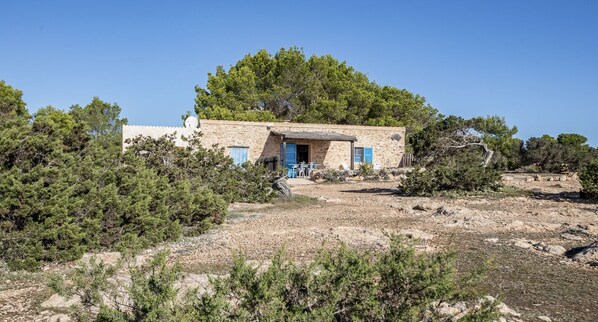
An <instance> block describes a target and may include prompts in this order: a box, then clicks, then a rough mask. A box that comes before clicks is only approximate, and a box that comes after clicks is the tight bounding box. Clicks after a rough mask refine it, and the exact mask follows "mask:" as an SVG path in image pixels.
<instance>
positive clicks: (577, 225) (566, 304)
mask: <svg viewBox="0 0 598 322" xmlns="http://www.w3.org/2000/svg"><path fill="white" fill-rule="evenodd" d="M530 178H531V177H529V176H526V175H511V176H509V177H508V178H507V180H508V184H510V185H513V186H517V187H520V188H523V189H526V190H528V191H533V194H529V195H527V196H521V195H520V196H515V197H464V198H415V197H413V198H412V197H402V196H398V195H397V194H396V192H397V191H396V186H397V183H396V182H359V183H343V184H317V185H297V186H295V187H293V191H294V192H295V193H297V194H300V195H304V196H309V197H313V198H315V200H314V199H309V198H299V199H298V200H296V201H292V202H278V203H275V204H273V205H246V204H236V205H233V206H232V207H231V210H230V216H229V219H228V220H227V222H226V223H225V224H223V225H221V226H219V227H218V228H216V229H214V230H212V231H210V232H209V233H207V234H204V235H202V236H199V237H194V238H183V239H182V240H181V241H179V242H176V243H170V244H165V245H162V246H160V247H159V248H169V249H171V250H172V260H178V261H180V262H182V263H183V265H184V268H185V270H186V271H187V272H189V273H194V274H200V273H216V274H217V273H222V272H224V271H225V270H226V269H227V267H229V265H230V263H231V254H233V253H235V252H243V253H244V254H245V256H246V257H247V258H248V259H250V260H253V261H255V262H256V263H258V264H260V263H261V264H263V265H267V263H268V261H269V260H270V259H271V258H272V256H273V254H274V253H275V252H276V251H277V250H278V249H280V248H281V247H284V248H285V249H286V253H287V254H288V256H290V257H291V258H293V259H295V260H298V261H308V260H310V259H311V258H313V256H314V255H315V253H316V252H317V250H318V249H319V248H321V247H322V245H325V246H326V247H334V246H335V245H337V244H338V243H339V242H341V241H342V242H345V243H347V244H348V245H350V246H352V247H358V248H364V249H374V250H375V249H383V248H385V247H386V246H387V245H388V240H387V237H386V236H385V235H384V233H383V231H386V232H395V233H399V234H404V235H406V236H408V237H415V238H417V242H416V243H417V248H418V249H420V250H421V251H436V250H438V249H447V248H451V249H453V250H456V251H457V252H458V256H459V257H458V265H459V270H460V271H461V272H466V271H468V270H470V269H472V268H473V267H476V266H478V265H480V264H481V263H482V262H484V261H485V260H487V259H492V260H493V268H494V269H493V270H492V271H491V272H490V273H489V275H488V278H487V280H486V281H485V282H484V283H483V285H482V286H481V287H482V289H483V291H484V292H486V293H488V294H491V295H493V296H496V295H499V296H500V297H501V298H502V299H503V300H504V302H505V303H506V304H507V305H509V307H511V308H513V309H515V310H516V311H518V312H520V313H521V314H522V318H523V319H525V320H530V321H534V320H537V316H540V315H544V316H548V317H550V318H551V319H552V320H553V321H573V320H575V321H598V300H597V299H596V294H598V269H597V268H596V267H591V266H590V265H588V264H586V263H581V262H576V261H573V260H571V259H569V258H568V257H567V254H561V253H560V252H559V251H558V249H559V248H557V247H554V246H563V247H564V248H565V249H566V250H570V249H573V248H575V247H579V246H584V245H588V244H590V243H591V242H593V241H595V240H596V239H597V236H598V205H597V204H592V203H587V202H583V201H581V200H579V199H578V194H577V192H576V191H579V183H578V182H577V181H575V180H572V179H571V178H569V180H567V181H528V180H530ZM540 242H542V243H543V244H539V243H540ZM526 243H528V244H529V245H530V246H529V247H527V246H525V244H526ZM534 244H536V247H534V246H533V245H534ZM538 245H540V246H538ZM544 246H546V247H545V248H542V247H544ZM547 246H550V247H552V249H557V251H555V252H552V251H550V252H549V251H546V249H548V248H547ZM524 247H525V248H524ZM159 248H157V249H159ZM157 249H154V250H150V251H148V252H147V254H151V253H153V252H155V251H156V250H157ZM56 269H60V268H51V269H49V270H56ZM44 274H46V273H44V272H41V273H36V274H32V276H33V277H30V278H18V277H17V278H15V276H16V275H14V273H5V274H1V275H2V277H0V320H2V319H5V320H13V321H16V320H21V321H28V320H34V319H38V320H44V319H47V318H48V317H49V316H50V315H52V314H56V313H60V312H61V311H60V310H55V309H43V308H40V306H39V304H40V303H41V302H42V301H44V300H45V299H47V298H48V297H49V295H51V292H49V291H48V289H47V288H46V287H44V286H43V284H42V285H40V283H42V281H44V276H45V275H44ZM62 312H64V310H63V311H62Z"/></svg>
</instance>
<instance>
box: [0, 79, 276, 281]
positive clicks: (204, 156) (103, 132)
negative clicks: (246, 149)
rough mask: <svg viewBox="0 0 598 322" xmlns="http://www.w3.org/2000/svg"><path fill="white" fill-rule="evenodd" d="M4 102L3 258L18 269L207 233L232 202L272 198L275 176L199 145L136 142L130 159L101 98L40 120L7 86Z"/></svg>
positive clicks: (0, 87)
mask: <svg viewBox="0 0 598 322" xmlns="http://www.w3.org/2000/svg"><path fill="white" fill-rule="evenodd" d="M0 103H1V104H0V105H2V106H1V107H0V258H2V259H3V260H5V261H6V262H7V264H8V265H9V267H10V268H12V269H30V270H31V269H35V268H37V267H39V266H40V265H42V264H43V263H44V262H51V261H68V260H74V259H78V258H80V257H81V256H82V254H83V253H85V252H86V251H92V250H102V249H110V248H116V249H126V248H127V247H135V248H137V247H148V246H151V245H155V244H157V243H159V242H162V241H166V240H174V239H176V238H178V237H179V236H180V235H181V233H182V231H183V230H184V231H185V232H187V233H192V234H197V233H201V232H203V231H205V230H206V229H208V228H209V227H211V226H212V225H214V224H220V223H222V222H223V221H224V219H225V217H226V209H227V208H228V205H229V203H230V202H234V201H248V202H265V201H269V200H271V198H272V196H273V193H272V189H271V188H270V185H271V181H270V180H271V179H272V178H271V177H270V173H269V172H267V171H266V170H265V169H263V168H262V167H259V166H253V165H245V166H243V167H238V166H236V165H234V164H233V161H232V159H231V158H230V157H229V156H228V155H226V154H225V153H224V151H223V150H222V149H219V148H217V147H214V148H213V149H208V148H205V147H203V146H201V144H200V141H199V136H197V137H191V138H189V141H190V148H188V149H179V148H176V147H175V145H174V136H165V137H163V138H160V139H151V138H137V139H135V140H133V141H132V142H130V143H131V144H132V145H130V146H129V149H128V150H127V152H126V153H124V154H123V153H122V152H121V146H120V144H121V143H120V137H121V133H120V131H121V126H122V124H125V123H126V119H121V118H119V113H120V107H118V105H116V104H108V103H104V102H102V101H101V100H99V99H98V98H94V99H93V101H92V103H90V104H89V105H87V106H85V107H80V106H73V107H71V110H70V111H69V112H64V111H61V110H57V109H55V108H53V107H46V108H42V109H39V110H38V111H37V112H36V113H35V115H34V116H33V117H31V116H29V113H28V112H27V110H26V109H25V103H24V102H22V100H21V92H20V91H18V90H14V89H12V87H10V86H6V85H5V83H4V82H0Z"/></svg>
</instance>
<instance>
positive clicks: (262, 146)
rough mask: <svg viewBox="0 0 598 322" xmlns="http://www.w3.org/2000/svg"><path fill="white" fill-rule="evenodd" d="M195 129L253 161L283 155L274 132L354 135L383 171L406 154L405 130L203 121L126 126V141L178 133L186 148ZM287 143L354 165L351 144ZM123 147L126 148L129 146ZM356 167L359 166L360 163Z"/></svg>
mask: <svg viewBox="0 0 598 322" xmlns="http://www.w3.org/2000/svg"><path fill="white" fill-rule="evenodd" d="M193 130H199V131H201V132H202V134H203V135H202V143H203V145H204V146H206V147H210V146H212V145H215V144H216V145H218V146H220V147H224V148H230V147H247V148H248V160H249V161H251V162H257V161H260V160H263V159H267V158H274V157H277V158H278V157H279V156H280V145H281V143H282V139H281V137H279V136H274V135H272V134H271V133H270V132H271V131H275V132H284V131H295V132H334V133H340V134H347V135H352V136H355V137H356V138H357V141H356V142H355V147H371V148H373V161H372V163H373V164H374V165H379V166H380V167H382V168H387V167H398V166H399V163H400V161H401V158H402V157H403V154H404V153H405V128H404V127H378V126H358V125H332V124H305V123H277V122H272V123H266V122H240V121H220V120H201V121H200V127H199V128H197V129H189V128H184V127H180V128H179V127H157V126H130V125H125V126H124V127H123V140H126V139H127V138H133V137H135V136H138V135H144V136H150V137H154V138H158V137H160V136H163V135H166V134H171V133H174V132H176V134H177V141H176V144H177V146H185V142H184V141H183V140H182V139H181V138H180V137H181V136H182V135H186V136H187V135H190V134H191V133H192V132H193ZM396 134H398V135H400V140H398V141H397V140H393V139H391V136H393V135H396ZM287 143H295V144H304V145H307V146H308V147H309V150H308V151H309V152H308V155H309V161H310V162H315V163H318V164H323V165H324V166H325V167H328V168H335V169H337V168H339V167H340V166H341V165H345V166H349V165H350V164H351V143H350V142H338V141H316V140H291V139H288V140H287ZM123 148H126V144H125V143H123ZM355 166H356V167H357V166H358V164H357V163H356V165H355Z"/></svg>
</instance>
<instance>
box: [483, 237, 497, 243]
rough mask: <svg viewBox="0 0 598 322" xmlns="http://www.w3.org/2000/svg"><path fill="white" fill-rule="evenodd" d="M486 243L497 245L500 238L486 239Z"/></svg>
mask: <svg viewBox="0 0 598 322" xmlns="http://www.w3.org/2000/svg"><path fill="white" fill-rule="evenodd" d="M484 241H485V242H489V243H492V244H496V243H498V238H486V239H484Z"/></svg>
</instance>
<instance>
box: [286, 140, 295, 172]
mask: <svg viewBox="0 0 598 322" xmlns="http://www.w3.org/2000/svg"><path fill="white" fill-rule="evenodd" d="M285 163H286V164H285V166H286V167H287V168H289V167H290V166H291V165H292V164H296V163H297V145H296V144H292V143H287V155H286V162H285Z"/></svg>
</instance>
